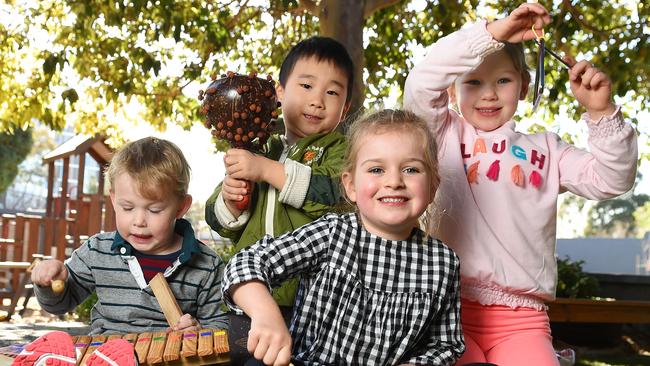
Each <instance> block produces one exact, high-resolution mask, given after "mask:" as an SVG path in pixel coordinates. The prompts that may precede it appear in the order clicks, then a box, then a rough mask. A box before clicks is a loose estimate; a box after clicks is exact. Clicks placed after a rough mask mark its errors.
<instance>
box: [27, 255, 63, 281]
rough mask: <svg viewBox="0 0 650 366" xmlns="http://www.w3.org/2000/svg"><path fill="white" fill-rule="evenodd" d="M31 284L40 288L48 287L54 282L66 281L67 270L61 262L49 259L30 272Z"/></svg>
mask: <svg viewBox="0 0 650 366" xmlns="http://www.w3.org/2000/svg"><path fill="white" fill-rule="evenodd" d="M31 277H32V283H33V284H35V285H38V286H41V287H49V286H50V285H51V284H52V281H54V280H62V281H66V280H67V279H68V269H67V268H66V267H65V266H64V265H63V262H61V261H60V260H57V259H49V260H45V261H42V262H40V263H39V264H37V265H36V267H34V269H33V270H32V276H31Z"/></svg>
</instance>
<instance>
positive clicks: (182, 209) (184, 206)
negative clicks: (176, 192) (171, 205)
mask: <svg viewBox="0 0 650 366" xmlns="http://www.w3.org/2000/svg"><path fill="white" fill-rule="evenodd" d="M190 206H192V196H190V195H189V194H186V195H185V197H184V198H183V200H182V201H181V204H180V206H179V207H178V211H176V219H180V218H181V217H183V216H185V214H186V213H187V211H188V210H189V209H190Z"/></svg>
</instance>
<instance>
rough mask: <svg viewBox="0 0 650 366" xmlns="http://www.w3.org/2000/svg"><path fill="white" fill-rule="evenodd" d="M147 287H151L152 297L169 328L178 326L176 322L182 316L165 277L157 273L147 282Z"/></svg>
mask: <svg viewBox="0 0 650 366" xmlns="http://www.w3.org/2000/svg"><path fill="white" fill-rule="evenodd" d="M149 286H150V287H151V291H153V294H154V296H156V300H158V303H159V304H160V308H161V309H162V312H163V314H165V319H167V323H168V324H169V326H170V327H173V326H175V325H176V324H178V320H179V319H180V318H181V316H183V312H182V311H181V307H180V306H178V302H176V298H174V294H173V293H172V290H171V289H170V288H169V284H168V283H167V280H166V279H165V276H164V275H163V274H162V273H160V272H158V274H156V275H155V276H154V277H153V278H152V279H151V281H149Z"/></svg>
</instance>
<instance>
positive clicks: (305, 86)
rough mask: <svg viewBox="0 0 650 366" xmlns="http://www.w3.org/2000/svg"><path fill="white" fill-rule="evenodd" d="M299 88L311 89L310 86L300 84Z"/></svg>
mask: <svg viewBox="0 0 650 366" xmlns="http://www.w3.org/2000/svg"><path fill="white" fill-rule="evenodd" d="M300 86H301V87H303V88H304V89H311V85H309V84H304V83H301V84H300Z"/></svg>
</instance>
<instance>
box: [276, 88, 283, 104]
mask: <svg viewBox="0 0 650 366" xmlns="http://www.w3.org/2000/svg"><path fill="white" fill-rule="evenodd" d="M275 94H276V95H277V96H278V101H279V102H280V103H282V100H283V99H284V87H283V86H282V84H280V83H277V84H276V85H275Z"/></svg>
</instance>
